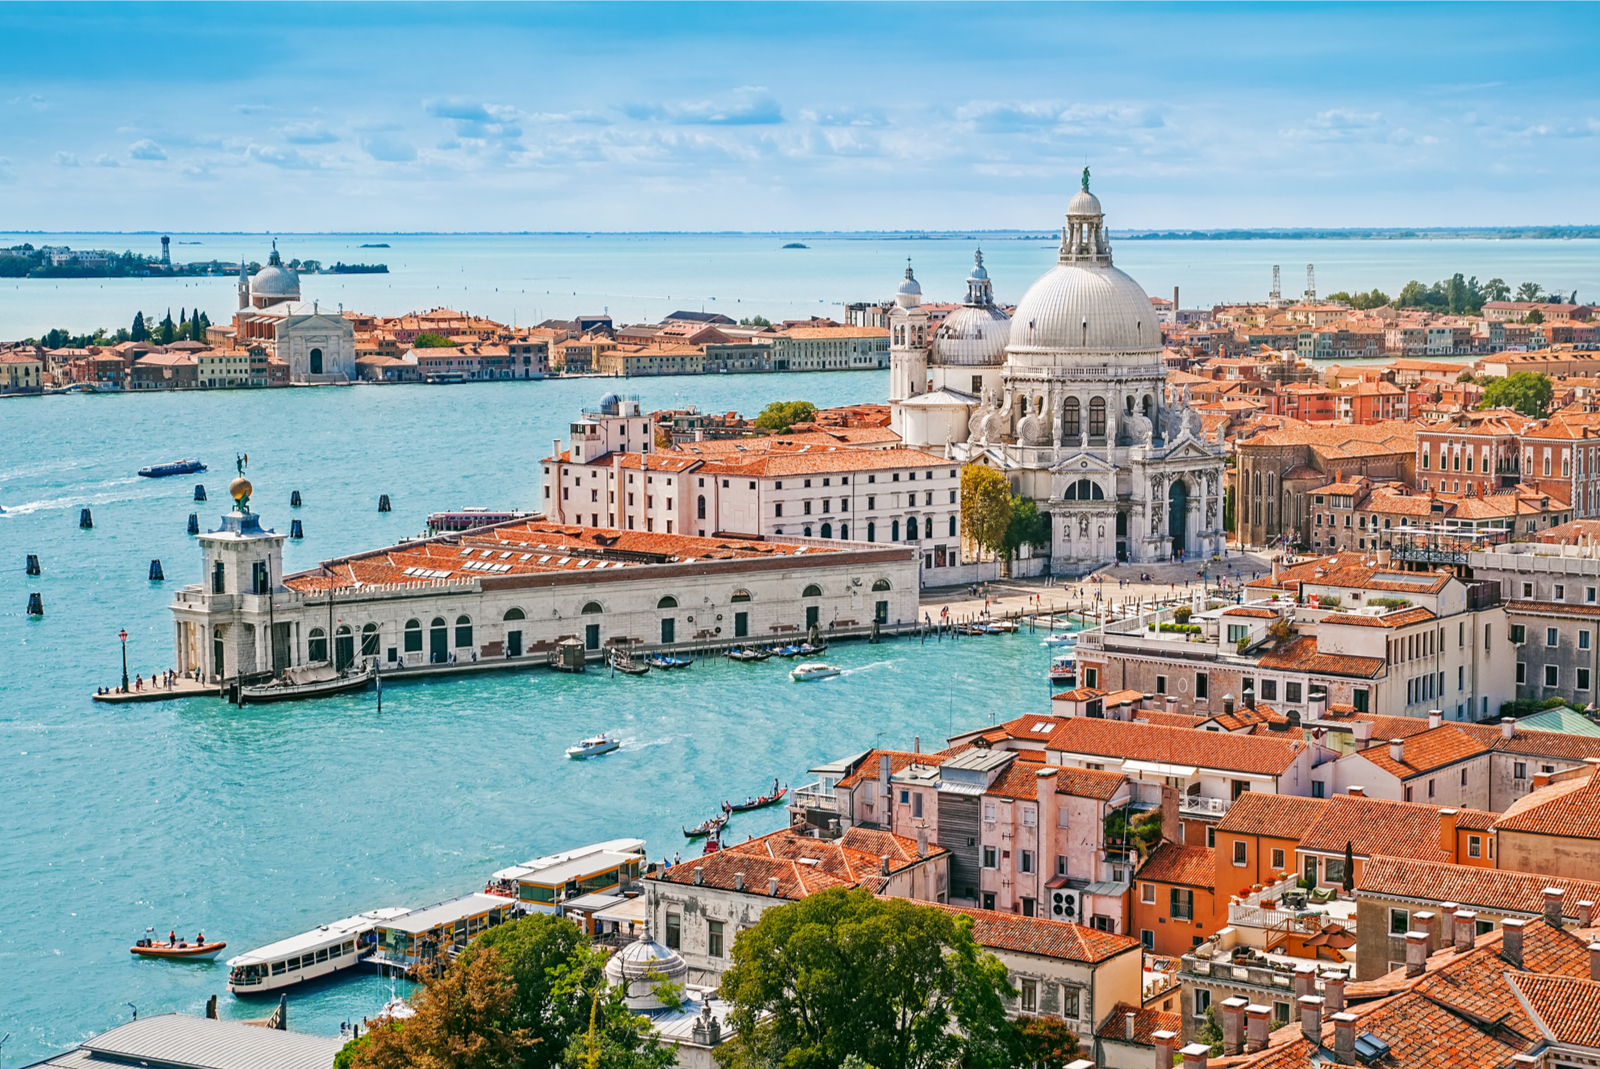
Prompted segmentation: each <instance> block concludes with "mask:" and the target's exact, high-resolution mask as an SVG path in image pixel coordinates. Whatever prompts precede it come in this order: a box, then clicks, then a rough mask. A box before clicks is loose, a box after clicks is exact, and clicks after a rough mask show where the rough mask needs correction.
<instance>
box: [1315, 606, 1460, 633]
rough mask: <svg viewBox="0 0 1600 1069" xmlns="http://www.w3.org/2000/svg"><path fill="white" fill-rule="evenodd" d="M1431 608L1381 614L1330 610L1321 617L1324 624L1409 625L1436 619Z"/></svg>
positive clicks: (1358, 625)
mask: <svg viewBox="0 0 1600 1069" xmlns="http://www.w3.org/2000/svg"><path fill="white" fill-rule="evenodd" d="M1437 619H1438V617H1437V616H1436V615H1434V612H1433V610H1432V609H1424V608H1422V607H1421V606H1417V607H1415V608H1411V609H1400V610H1398V611H1390V612H1386V613H1384V614H1383V615H1382V616H1370V615H1367V614H1365V613H1355V612H1332V613H1329V614H1328V615H1327V616H1324V617H1323V618H1322V622H1323V623H1325V624H1349V625H1351V626H1353V627H1389V628H1394V627H1409V626H1411V625H1412V624H1420V623H1422V622H1424V621H1426V620H1437Z"/></svg>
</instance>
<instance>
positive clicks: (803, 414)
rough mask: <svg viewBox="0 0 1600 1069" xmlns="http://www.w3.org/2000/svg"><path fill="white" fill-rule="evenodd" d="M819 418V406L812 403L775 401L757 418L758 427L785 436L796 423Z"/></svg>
mask: <svg viewBox="0 0 1600 1069" xmlns="http://www.w3.org/2000/svg"><path fill="white" fill-rule="evenodd" d="M816 418H817V406H816V405H814V404H812V403H811V402H810V401H773V402H771V403H770V404H768V405H767V407H766V408H763V409H762V410H761V414H760V415H759V416H757V417H756V426H757V427H760V428H761V429H762V430H766V431H772V432H773V433H775V434H785V433H787V432H788V431H789V429H790V428H792V427H793V426H794V425H795V424H796V423H810V422H811V421H812V420H814V419H816Z"/></svg>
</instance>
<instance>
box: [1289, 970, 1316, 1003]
mask: <svg viewBox="0 0 1600 1069" xmlns="http://www.w3.org/2000/svg"><path fill="white" fill-rule="evenodd" d="M1316 993H1317V967H1316V966H1315V965H1313V964H1311V962H1309V961H1305V962H1301V963H1300V964H1299V965H1296V966H1295V967H1294V994H1295V997H1296V998H1305V997H1306V996H1307V995H1314V994H1316Z"/></svg>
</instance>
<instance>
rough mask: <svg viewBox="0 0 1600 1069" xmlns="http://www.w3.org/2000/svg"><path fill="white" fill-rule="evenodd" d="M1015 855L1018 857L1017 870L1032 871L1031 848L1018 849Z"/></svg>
mask: <svg viewBox="0 0 1600 1069" xmlns="http://www.w3.org/2000/svg"><path fill="white" fill-rule="evenodd" d="M1017 857H1018V862H1017V870H1018V871H1019V872H1032V871H1033V851H1032V850H1021V851H1018V853H1017Z"/></svg>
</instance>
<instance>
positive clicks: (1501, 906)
mask: <svg viewBox="0 0 1600 1069" xmlns="http://www.w3.org/2000/svg"><path fill="white" fill-rule="evenodd" d="M1236 804H1237V803H1236ZM1217 827H1218V829H1219V830H1220V829H1221V828H1222V825H1221V824H1219V825H1217ZM1456 827H1457V828H1459V827H1461V823H1460V819H1459V818H1457V821H1456ZM1546 887H1559V888H1560V889H1561V890H1562V891H1564V892H1566V893H1565V895H1564V896H1563V898H1562V906H1563V909H1566V910H1569V911H1571V912H1570V914H1569V915H1571V916H1576V915H1577V913H1576V910H1575V908H1574V907H1575V905H1576V903H1578V902H1600V882H1595V881H1592V880H1573V879H1567V878H1565V877H1559V876H1541V875H1539V874H1537V873H1532V872H1514V871H1511V870H1509V869H1486V868H1481V867H1479V866H1477V865H1456V864H1452V863H1450V862H1446V861H1419V860H1417V859H1415V858H1404V857H1388V856H1385V855H1382V854H1379V855H1377V856H1375V857H1371V858H1368V859H1367V863H1366V865H1364V866H1363V867H1362V870H1361V879H1360V880H1358V881H1357V882H1356V890H1357V891H1358V892H1366V893H1367V894H1375V895H1388V896H1390V897H1392V898H1413V899H1415V898H1425V899H1427V900H1429V901H1433V902H1455V903H1456V904H1458V905H1461V906H1465V907H1468V908H1471V909H1487V910H1493V911H1494V912H1497V913H1512V914H1516V913H1524V914H1527V915H1529V916H1533V917H1537V916H1539V915H1540V914H1542V913H1543V912H1544V889H1545V888H1546Z"/></svg>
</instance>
